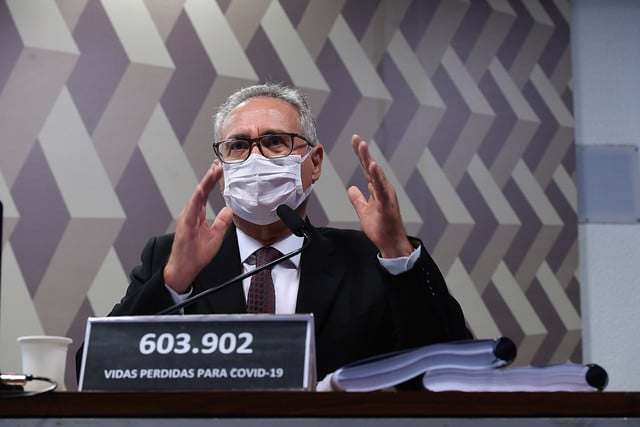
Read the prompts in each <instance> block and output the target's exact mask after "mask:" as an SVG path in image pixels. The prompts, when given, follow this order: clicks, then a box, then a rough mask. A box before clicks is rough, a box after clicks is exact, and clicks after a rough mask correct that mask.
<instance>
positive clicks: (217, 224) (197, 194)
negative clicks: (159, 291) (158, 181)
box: [163, 162, 233, 294]
mask: <svg viewBox="0 0 640 427" xmlns="http://www.w3.org/2000/svg"><path fill="white" fill-rule="evenodd" d="M221 177H222V166H221V165H220V164H218V163H217V162H214V163H213V164H212V165H211V168H209V170H208V171H207V173H206V175H205V176H204V178H202V181H200V184H198V186H197V187H196V189H195V191H194V192H193V195H192V196H191V198H190V199H189V202H188V203H187V206H185V208H184V209H183V210H182V212H181V213H180V215H179V216H178V219H177V223H176V233H175V238H174V241H173V246H172V248H171V255H170V256H169V261H168V262H167V265H166V266H165V267H164V271H163V275H164V281H165V283H166V284H167V285H168V286H170V287H171V288H172V289H173V290H174V291H176V292H177V293H179V294H182V293H185V292H186V291H187V290H188V289H189V287H190V286H191V283H192V282H193V280H194V279H195V277H196V276H197V275H198V273H199V272H200V271H201V270H202V269H203V268H204V266H205V265H207V264H208V263H209V262H210V261H211V260H212V259H213V257H214V256H216V254H217V253H218V251H219V250H220V246H221V245H222V240H223V238H224V235H225V232H226V231H227V228H229V225H230V224H231V221H232V218H233V211H232V210H231V208H228V207H224V208H222V209H221V210H220V212H218V215H217V216H216V218H215V219H214V221H213V224H209V222H208V221H207V218H206V210H207V200H208V197H209V193H211V191H212V190H213V188H214V187H215V186H216V184H217V183H218V181H219V180H220V178H221Z"/></svg>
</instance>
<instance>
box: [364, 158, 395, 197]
mask: <svg viewBox="0 0 640 427" xmlns="http://www.w3.org/2000/svg"><path fill="white" fill-rule="evenodd" d="M369 175H370V176H371V181H370V183H371V188H370V191H372V194H375V197H376V198H377V199H378V201H380V202H381V203H386V202H387V201H388V200H389V198H390V196H391V195H390V192H389V190H390V185H391V184H390V183H389V181H388V180H387V177H386V175H385V174H384V171H383V170H382V168H381V167H380V165H379V164H378V163H377V162H375V161H372V162H371V165H370V167H369Z"/></svg>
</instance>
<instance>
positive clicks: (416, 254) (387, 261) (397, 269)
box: [378, 245, 422, 276]
mask: <svg viewBox="0 0 640 427" xmlns="http://www.w3.org/2000/svg"><path fill="white" fill-rule="evenodd" d="M421 250H422V245H418V247H417V248H415V249H414V250H413V252H411V254H410V255H409V256H403V257H399V258H382V257H381V256H380V254H378V262H379V263H380V265H381V266H382V267H384V269H385V270H387V271H388V272H389V273H390V274H393V275H394V276H397V275H398V274H402V273H405V272H407V271H409V270H411V269H412V268H413V266H414V265H416V262H417V261H418V258H420V251H421Z"/></svg>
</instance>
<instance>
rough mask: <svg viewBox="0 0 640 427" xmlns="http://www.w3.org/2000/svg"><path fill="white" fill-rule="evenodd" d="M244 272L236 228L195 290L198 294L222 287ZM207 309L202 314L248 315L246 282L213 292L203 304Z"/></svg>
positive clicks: (196, 284) (229, 232) (195, 285)
mask: <svg viewBox="0 0 640 427" xmlns="http://www.w3.org/2000/svg"><path fill="white" fill-rule="evenodd" d="M240 273H242V264H241V262H240V251H239V249H238V237H237V235H236V229H235V226H234V225H232V226H231V227H229V230H228V231H227V235H226V236H225V238H224V240H223V242H222V246H221V247H220V251H219V252H218V254H217V255H216V256H215V257H214V258H213V260H212V261H211V262H210V263H209V264H208V265H207V266H206V267H205V268H204V270H202V272H201V273H200V274H199V275H198V277H196V280H195V282H194V288H195V289H196V290H197V292H202V291H203V290H206V289H209V288H210V287H213V286H219V285H221V284H223V283H225V282H226V281H227V280H229V279H231V278H232V277H235V276H237V275H239V274H240ZM201 304H203V305H204V307H205V309H204V310H202V309H199V310H198V312H201V313H214V314H220V313H244V312H245V311H246V303H245V298H244V292H243V290H242V282H241V281H239V282H235V283H231V284H229V285H228V286H226V287H224V288H222V289H220V290H218V291H215V292H213V293H212V294H211V295H208V296H206V297H205V298H204V301H202V302H201Z"/></svg>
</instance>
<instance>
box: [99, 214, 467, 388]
mask: <svg viewBox="0 0 640 427" xmlns="http://www.w3.org/2000/svg"><path fill="white" fill-rule="evenodd" d="M308 226H309V229H310V230H311V231H310V232H311V237H312V242H311V244H310V245H309V247H308V248H306V249H305V250H304V251H303V253H302V257H301V274H300V286H299V291H298V300H297V306H296V312H297V313H313V315H314V323H315V334H316V363H317V374H318V379H322V378H323V377H324V376H325V375H326V374H327V373H329V372H332V371H334V370H336V369H337V368H339V367H340V366H343V365H345V364H347V363H350V362H354V361H356V360H359V359H361V358H364V357H368V356H372V355H375V354H379V353H383V352H389V351H393V350H397V349H402V348H409V347H415V346H419V345H424V344H430V343H435V342H442V341H450V340H457V339H465V338H470V337H471V334H470V332H469V331H468V330H467V328H466V326H465V320H464V316H463V314H462V310H461V309H460V306H459V305H458V303H457V302H456V301H455V299H454V298H453V297H452V296H451V295H450V294H449V292H448V290H447V287H446V284H445V282H444V279H443V277H442V275H441V274H440V271H439V270H438V267H437V266H436V264H435V263H434V261H433V260H432V259H431V257H430V256H429V254H428V253H427V251H426V250H425V249H424V245H423V250H422V253H421V256H420V260H419V261H418V263H417V264H416V265H415V266H414V268H413V269H412V270H410V271H408V272H406V273H403V274H401V275H398V276H393V275H391V274H389V273H387V272H386V270H384V269H383V268H382V267H381V266H380V265H379V263H378V262H377V258H376V254H377V249H376V247H375V246H374V245H373V244H372V243H371V241H370V240H369V239H368V238H367V237H366V235H365V234H364V233H362V232H360V231H354V230H338V229H334V228H314V227H312V226H311V225H310V224H308ZM172 242H173V235H166V236H162V237H157V238H152V239H151V240H149V242H148V243H147V245H146V247H145V248H144V250H143V252H142V264H141V265H139V266H138V267H136V268H135V269H134V270H133V271H132V273H131V283H130V285H129V288H128V289H127V293H126V296H125V297H124V298H123V299H122V301H120V303H119V304H117V305H116V306H115V307H114V309H113V311H112V312H111V314H110V315H112V316H121V315H144V314H155V313H157V312H159V311H161V310H162V309H165V308H167V307H169V306H171V305H172V304H173V301H172V299H171V297H170V295H169V293H168V291H167V290H166V288H165V285H164V282H163V278H162V270H163V268H164V266H165V264H166V262H167V260H168V257H169V253H170V250H171V244H172ZM241 268H242V266H241V261H240V255H239V250H238V241H237V237H236V232H235V229H234V228H233V226H232V227H231V228H230V230H229V232H228V233H227V235H226V237H225V240H224V243H223V245H222V247H221V249H220V252H219V253H218V255H217V256H216V257H215V258H214V259H213V260H212V261H211V263H210V264H209V265H207V266H206V267H205V268H204V270H203V271H202V272H201V273H200V274H199V275H198V276H197V277H196V279H195V281H194V283H193V289H194V294H196V293H199V292H202V291H203V290H205V289H208V288H210V287H212V286H216V285H219V284H222V283H223V282H225V281H227V280H228V279H230V278H232V277H234V276H236V275H238V274H240V273H241ZM245 311H246V307H245V297H244V293H243V290H242V284H241V283H240V282H237V283H234V284H232V285H230V286H227V287H225V288H223V289H221V290H220V291H217V292H214V293H213V294H211V295H209V296H207V297H205V298H203V299H201V300H199V301H197V302H195V303H194V304H193V305H192V306H189V307H187V308H186V309H185V312H186V313H199V314H203V313H214V314H222V313H244V312H245Z"/></svg>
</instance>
